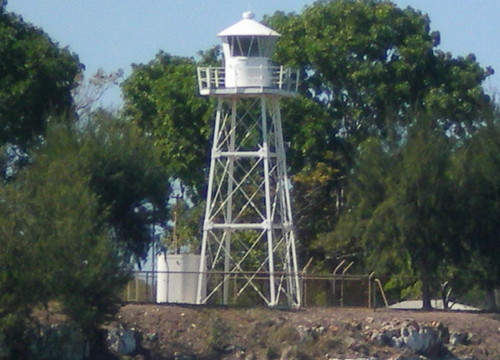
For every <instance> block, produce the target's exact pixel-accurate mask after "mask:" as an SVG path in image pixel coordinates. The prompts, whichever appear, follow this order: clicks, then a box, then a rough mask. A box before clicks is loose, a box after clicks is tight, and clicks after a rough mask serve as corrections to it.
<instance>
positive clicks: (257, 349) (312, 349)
mask: <svg viewBox="0 0 500 360" xmlns="http://www.w3.org/2000/svg"><path fill="white" fill-rule="evenodd" d="M404 322H406V323H409V322H413V323H414V324H420V326H422V325H424V324H426V325H430V326H434V327H436V328H440V329H441V330H443V329H444V330H445V331H446V332H447V333H448V334H462V335H465V336H466V339H465V341H463V342H457V343H453V344H451V343H449V342H445V344H444V345H443V347H442V351H441V352H440V353H439V355H435V356H430V355H427V357H422V356H421V357H420V358H421V359H432V358H436V359H438V358H439V359H451V358H453V357H452V356H455V358H458V359H475V360H482V359H492V360H497V359H500V314H477V313H475V314H474V313H457V312H438V311H434V312H421V311H395V310H392V311H386V310H377V311H374V310H371V309H357V308H356V309H353V308H342V309H340V308H304V309H300V310H296V311H285V310H276V309H268V308H252V309H239V308H209V307H191V306H171V305H170V306H160V305H126V306H124V307H123V308H122V309H121V311H120V313H119V315H118V317H117V321H116V323H113V324H111V326H123V327H125V328H128V329H134V331H136V333H137V334H138V336H139V338H140V343H141V349H140V351H138V352H137V353H136V354H135V355H134V356H133V357H129V359H134V358H136V359H152V360H156V359H161V360H171V359H172V360H173V359H186V360H188V359H197V360H209V359H226V360H230V359H245V360H260V359H287V360H290V359H297V360H299V359H300V360H308V359H360V358H376V359H398V358H399V359H407V358H409V357H408V356H410V357H411V356H413V355H412V354H410V353H411V351H409V350H408V349H407V348H404V347H396V346H394V344H389V343H388V342H384V341H377V340H376V338H377V337H376V336H375V335H376V334H379V333H380V331H381V329H384V328H388V327H390V326H392V325H391V324H400V323H404ZM441 330H440V331H441ZM374 334H375V335H374ZM378 340H380V339H378ZM443 351H444V352H443ZM416 354H417V355H418V353H416ZM415 358H418V357H415Z"/></svg>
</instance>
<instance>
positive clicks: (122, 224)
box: [35, 112, 169, 260]
mask: <svg viewBox="0 0 500 360" xmlns="http://www.w3.org/2000/svg"><path fill="white" fill-rule="evenodd" d="M43 151H44V154H45V156H47V157H48V158H53V159H65V161H67V162H75V163H77V164H78V165H79V168H80V174H81V175H82V176H85V177H88V178H89V185H90V187H91V190H92V191H93V193H94V194H96V196H97V199H98V201H99V207H100V211H101V213H103V214H106V215H105V219H106V221H107V223H108V224H109V226H110V228H111V229H112V232H111V233H110V235H111V236H112V238H113V239H114V240H115V242H116V244H117V246H119V248H120V250H121V251H122V253H123V255H124V256H125V257H126V258H134V259H136V260H139V259H141V258H143V257H144V256H146V253H147V250H148V248H149V246H150V244H151V242H152V240H153V239H152V238H151V226H154V225H155V224H157V225H161V224H164V223H165V221H166V201H167V199H168V193H169V183H168V177H167V174H166V173H165V170H164V168H163V166H162V164H161V163H160V160H159V155H158V152H157V151H156V150H155V148H154V147H153V145H152V144H151V141H150V139H148V138H146V137H144V135H143V134H142V131H141V130H140V129H139V128H138V127H137V126H135V125H134V124H131V123H129V122H126V121H123V120H120V119H118V118H115V117H113V116H112V115H110V114H109V113H106V112H97V113H95V114H94V115H93V116H92V117H91V119H90V122H89V123H88V124H86V125H84V126H83V127H82V128H78V126H73V127H71V126H70V127H68V126H59V127H54V129H53V130H52V131H51V132H50V133H49V134H48V135H47V139H46V145H45V147H44V150H43ZM35 161H37V160H36V159H35Z"/></svg>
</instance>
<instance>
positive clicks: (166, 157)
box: [122, 52, 213, 198]
mask: <svg viewBox="0 0 500 360" xmlns="http://www.w3.org/2000/svg"><path fill="white" fill-rule="evenodd" d="M207 56H210V55H207ZM196 84H197V82H196V63H195V62H194V60H192V59H188V58H182V57H175V56H171V55H168V54H166V53H163V52H160V53H159V54H157V55H156V58H155V59H154V60H152V61H151V62H150V63H148V64H146V65H144V64H142V65H133V72H132V75H131V76H130V77H129V78H128V79H126V80H125V81H124V83H123V85H122V88H123V94H124V98H125V114H126V115H127V116H128V117H129V118H130V119H131V120H132V121H133V122H135V123H136V124H138V125H139V126H140V127H141V128H142V129H143V130H144V132H145V133H146V134H147V135H148V136H151V138H152V139H153V141H154V144H155V146H156V147H157V148H158V149H159V150H160V152H161V159H162V162H163V165H164V167H165V169H166V172H167V173H168V174H169V176H170V177H171V178H172V180H175V179H178V180H180V181H181V187H182V188H183V189H184V188H187V189H186V190H188V191H189V195H190V196H191V197H193V198H195V197H197V196H200V195H201V194H202V190H203V188H204V183H205V182H204V177H205V168H206V163H207V161H206V159H207V153H208V137H209V134H210V121H211V117H212V112H213V107H212V105H211V103H210V101H209V100H208V99H206V98H202V97H200V96H198V94H197V85H196Z"/></svg>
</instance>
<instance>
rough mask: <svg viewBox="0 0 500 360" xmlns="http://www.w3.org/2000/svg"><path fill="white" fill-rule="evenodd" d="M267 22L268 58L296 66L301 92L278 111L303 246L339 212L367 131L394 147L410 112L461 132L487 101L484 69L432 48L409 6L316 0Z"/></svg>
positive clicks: (423, 23) (432, 37)
mask: <svg viewBox="0 0 500 360" xmlns="http://www.w3.org/2000/svg"><path fill="white" fill-rule="evenodd" d="M266 21H267V22H268V23H269V24H270V26H271V27H273V28H275V29H276V30H277V31H279V32H280V33H281V34H282V36H281V38H280V39H279V41H278V48H277V53H276V60H278V62H279V63H285V64H288V65H290V66H295V67H299V68H300V69H301V71H302V77H303V81H302V84H301V92H302V94H303V95H304V98H298V99H293V100H291V101H287V102H285V103H284V107H283V113H284V115H283V118H284V119H285V120H284V121H285V124H284V129H285V136H286V137H287V138H288V139H287V140H289V141H290V149H289V151H288V153H289V157H288V159H289V162H290V165H291V168H292V171H291V173H292V175H295V176H294V177H293V180H294V200H295V206H296V209H297V212H296V214H297V215H298V216H297V224H298V227H299V233H300V234H301V241H302V242H304V243H305V244H306V246H307V247H308V248H309V249H311V247H310V244H311V242H312V241H313V240H314V239H315V238H317V237H318V236H322V235H321V234H322V233H328V232H330V231H331V230H332V228H333V227H334V226H335V224H336V222H337V220H338V218H339V216H340V214H341V213H342V211H343V207H344V206H345V203H346V200H347V196H346V194H345V192H346V186H347V184H348V183H347V179H348V178H349V176H348V174H349V172H350V169H351V168H352V167H353V166H354V159H355V156H356V151H357V149H358V146H359V144H361V143H362V142H363V141H364V140H366V139H367V138H369V137H372V136H375V137H379V138H380V139H382V140H383V141H384V142H385V144H386V146H389V147H390V148H397V147H398V146H399V145H400V143H401V141H402V139H403V138H404V137H405V134H406V133H407V129H408V127H411V126H413V125H414V123H415V122H416V121H419V118H420V115H418V116H417V115H416V114H425V117H426V118H427V119H428V121H432V122H433V123H434V126H440V127H442V128H443V129H447V130H448V131H449V132H454V133H456V134H459V135H463V134H464V133H470V132H471V131H472V130H473V128H474V122H475V121H476V120H477V119H480V118H481V117H482V116H483V115H482V114H483V113H482V112H483V111H487V110H488V109H489V105H490V100H489V98H488V97H487V96H486V95H485V93H484V91H483V89H482V88H481V83H482V81H483V80H484V79H485V78H486V77H487V76H488V75H489V74H491V73H492V70H491V69H483V68H481V67H480V66H479V64H478V63H477V61H476V59H475V57H474V56H473V55H469V56H467V57H465V58H462V57H458V58H454V57H452V56H451V55H450V54H448V53H443V52H442V51H440V50H438V49H437V45H439V41H440V39H439V38H440V35H439V33H437V32H433V33H431V32H430V26H429V24H430V20H429V18H428V17H427V16H426V15H423V14H422V13H421V12H419V11H416V10H414V9H412V8H407V9H400V8H398V7H397V6H396V5H395V4H393V3H391V2H389V1H376V0H367V1H357V0H336V1H318V2H315V3H314V4H312V5H311V6H309V7H307V8H305V10H304V11H303V13H301V14H298V15H297V14H294V13H291V14H284V13H282V12H277V13H275V14H274V15H272V16H270V17H268V18H267V19H266ZM485 109H486V110H485ZM319 213H321V214H322V216H321V219H319V220H317V219H314V218H315V214H319ZM354 252H355V251H354Z"/></svg>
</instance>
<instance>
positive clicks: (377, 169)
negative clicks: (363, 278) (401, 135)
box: [334, 120, 456, 308]
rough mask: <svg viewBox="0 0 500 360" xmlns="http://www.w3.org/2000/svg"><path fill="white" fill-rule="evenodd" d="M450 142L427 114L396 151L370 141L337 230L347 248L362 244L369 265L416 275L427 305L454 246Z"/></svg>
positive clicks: (364, 149)
mask: <svg viewBox="0 0 500 360" xmlns="http://www.w3.org/2000/svg"><path fill="white" fill-rule="evenodd" d="M449 143H450V140H449V138H446V137H445V136H444V135H443V134H440V133H439V131H437V130H435V129H433V128H432V127H431V126H429V122H426V121H424V120H422V121H421V122H419V123H417V124H416V125H415V126H414V127H412V128H411V129H410V132H409V134H408V138H407V139H406V140H405V142H404V145H403V146H401V148H400V149H398V150H397V151H390V150H389V147H388V146H387V145H385V146H384V144H383V143H381V142H377V141H370V142H368V143H367V144H366V145H365V146H364V147H363V148H362V150H361V156H360V160H359V163H358V164H357V167H356V169H355V171H354V173H353V181H352V182H351V184H350V189H349V194H350V196H351V198H350V201H351V202H350V204H351V205H350V206H349V210H348V211H346V212H345V213H343V215H342V217H341V220H340V222H339V226H338V227H337V229H336V231H335V232H334V236H336V237H338V238H340V239H342V240H341V244H347V246H346V245H344V246H346V247H347V248H348V249H352V246H361V248H362V251H363V253H364V254H365V259H366V262H367V267H368V268H369V269H373V270H378V271H379V273H382V274H385V273H390V274H393V275H394V274H398V272H400V271H403V272H404V273H405V274H416V275H418V276H419V278H420V281H421V284H422V295H423V299H424V306H425V307H428V308H429V307H430V296H431V290H432V287H433V286H434V287H437V286H438V285H439V284H438V283H436V281H437V280H438V277H437V276H435V275H434V276H431V274H436V273H437V272H438V270H439V267H440V265H441V264H442V260H443V258H445V256H448V255H449V254H450V252H451V251H452V250H455V249H456V247H455V244H454V242H455V237H454V236H452V235H453V233H450V231H449V229H450V228H451V227H452V224H451V223H450V222H451V219H453V216H452V214H453V208H454V201H453V194H452V187H451V186H450V185H451V184H450V180H449V176H448V170H449V156H450V151H451V148H450V144H449Z"/></svg>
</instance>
